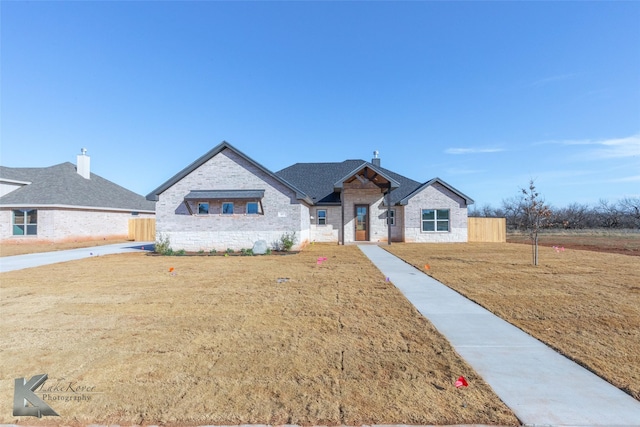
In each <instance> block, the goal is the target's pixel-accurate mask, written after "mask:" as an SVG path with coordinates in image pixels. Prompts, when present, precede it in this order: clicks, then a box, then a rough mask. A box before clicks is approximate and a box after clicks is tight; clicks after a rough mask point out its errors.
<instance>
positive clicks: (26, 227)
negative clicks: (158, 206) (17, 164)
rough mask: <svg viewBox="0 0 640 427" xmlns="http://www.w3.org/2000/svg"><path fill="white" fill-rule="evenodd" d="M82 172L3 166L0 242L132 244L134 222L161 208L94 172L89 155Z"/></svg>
mask: <svg viewBox="0 0 640 427" xmlns="http://www.w3.org/2000/svg"><path fill="white" fill-rule="evenodd" d="M77 159H78V163H77V166H76V165H74V164H72V163H70V162H66V163H61V164H58V165H54V166H50V167H44V168H11V167H5V166H0V239H1V240H2V241H5V242H6V241H13V240H19V241H25V240H27V239H32V240H38V241H65V240H77V239H95V238H107V237H108V238H126V237H127V236H128V220H129V219H131V218H143V217H154V216H155V204H154V203H153V202H150V201H148V200H146V199H145V198H144V197H143V196H141V195H139V194H136V193H134V192H132V191H129V190H127V189H126V188H123V187H121V186H119V185H117V184H114V183H113V182H111V181H108V180H106V179H104V178H102V177H100V176H98V175H96V174H94V173H91V171H90V158H89V156H88V155H87V154H86V150H84V149H83V151H82V153H81V154H80V155H78V157H77Z"/></svg>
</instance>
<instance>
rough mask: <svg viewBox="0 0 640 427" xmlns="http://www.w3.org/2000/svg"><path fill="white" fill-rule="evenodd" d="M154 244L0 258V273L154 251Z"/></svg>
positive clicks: (122, 244)
mask: <svg viewBox="0 0 640 427" xmlns="http://www.w3.org/2000/svg"><path fill="white" fill-rule="evenodd" d="M153 245H154V242H127V243H116V244H113V245H104V246H94V247H89V248H79V249H69V250H66V251H53V252H40V253H35V254H26V255H15V256H7V257H0V273H4V272H6V271H14V270H22V269H24V268H31V267H39V266H41V265H48V264H55V263H58V262H66V261H75V260H77V259H82V258H90V257H93V256H101V255H111V254H122V253H127V252H140V251H147V252H150V251H153Z"/></svg>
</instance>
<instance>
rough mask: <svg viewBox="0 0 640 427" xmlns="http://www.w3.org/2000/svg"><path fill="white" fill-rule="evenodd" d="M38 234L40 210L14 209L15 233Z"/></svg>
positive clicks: (16, 234) (15, 234)
mask: <svg viewBox="0 0 640 427" xmlns="http://www.w3.org/2000/svg"><path fill="white" fill-rule="evenodd" d="M37 234H38V211H37V210H36V209H20V210H14V211H13V235H14V236H35V235H37Z"/></svg>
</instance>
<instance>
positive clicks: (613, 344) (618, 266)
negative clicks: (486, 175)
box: [384, 243, 640, 400]
mask: <svg viewBox="0 0 640 427" xmlns="http://www.w3.org/2000/svg"><path fill="white" fill-rule="evenodd" d="M384 248H385V249H387V250H389V251H390V252H391V253H393V254H395V255H397V256H399V257H400V258H402V259H404V260H405V261H407V262H409V263H410V264H412V265H414V266H416V267H418V268H420V269H423V271H424V265H425V264H428V265H429V266H430V269H429V270H428V271H427V273H428V274H429V275H430V276H432V277H434V278H435V279H437V280H439V281H441V282H442V283H445V284H446V285H447V286H449V287H451V288H453V289H455V290H456V291H458V292H460V293H461V294H462V295H464V296H466V297H468V298H470V299H472V300H473V301H476V302H477V303H479V304H480V305H482V306H484V307H485V308H487V309H488V310H490V311H491V312H493V313H495V314H496V315H498V316H500V317H501V318H503V319H505V320H506V321H508V322H510V323H512V324H514V325H516V326H518V327H519V328H521V329H522V330H524V331H526V332H527V333H529V334H531V335H533V336H534V337H536V338H537V339H539V340H541V341H543V342H545V343H547V344H548V345H550V346H551V347H553V348H555V349H557V350H558V351H559V352H561V353H562V354H564V355H566V356H568V357H569V358H570V359H573V360H575V361H576V362H578V363H579V364H581V365H583V366H585V367H587V368H588V369H590V370H591V371H593V372H595V373H596V374H598V375H599V376H601V377H602V378H604V379H606V380H607V381H609V382H611V383H612V384H614V385H615V386H616V387H619V388H620V389H622V390H624V391H625V392H627V393H629V394H630V395H632V396H633V397H635V398H636V399H639V400H640V370H639V369H638V367H639V366H640V269H639V268H638V258H636V257H635V256H626V255H618V254H612V253H601V252H591V251H585V250H579V251H578V250H571V249H566V248H565V250H564V251H558V252H556V250H555V249H553V248H547V247H542V248H540V265H539V266H538V267H534V266H532V265H531V248H530V246H525V245H521V244H509V243H504V244H499V243H497V244H490V243H467V244H464V243H463V244H394V245H392V246H390V247H387V246H385V247H384Z"/></svg>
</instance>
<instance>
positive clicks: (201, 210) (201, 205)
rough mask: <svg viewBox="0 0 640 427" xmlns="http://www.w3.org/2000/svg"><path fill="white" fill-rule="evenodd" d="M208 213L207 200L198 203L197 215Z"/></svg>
mask: <svg viewBox="0 0 640 427" xmlns="http://www.w3.org/2000/svg"><path fill="white" fill-rule="evenodd" d="M208 214H209V203H208V202H200V203H198V215H208Z"/></svg>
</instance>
